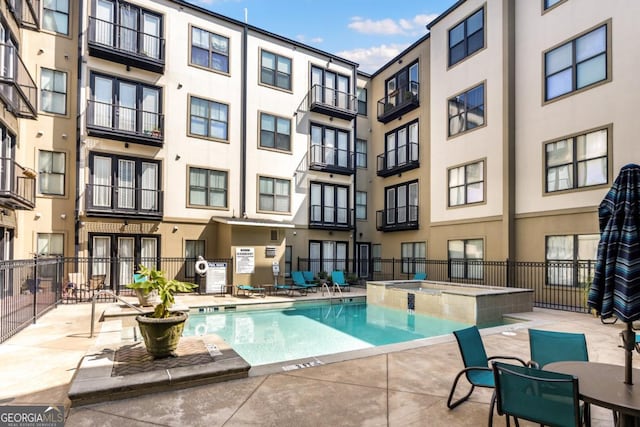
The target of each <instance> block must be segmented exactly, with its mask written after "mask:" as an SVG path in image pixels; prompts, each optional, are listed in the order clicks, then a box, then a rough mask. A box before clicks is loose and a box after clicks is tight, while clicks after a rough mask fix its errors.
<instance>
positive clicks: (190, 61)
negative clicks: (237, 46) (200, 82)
mask: <svg viewBox="0 0 640 427" xmlns="http://www.w3.org/2000/svg"><path fill="white" fill-rule="evenodd" d="M194 28H195V29H197V30H200V31H205V32H206V33H208V34H210V35H211V34H213V35H215V36H218V37H223V38H225V39H227V55H226V58H227V70H226V71H224V70H218V69H217V68H212V67H206V66H204V65H200V64H196V63H194V62H193V58H192V53H193V29H194ZM221 56H222V55H221ZM210 58H211V44H209V59H210ZM189 65H191V66H193V67H196V68H199V69H201V70H205V71H210V72H213V73H217V74H222V75H224V76H231V38H230V37H227V36H225V35H223V34H219V33H216V32H213V31H210V30H207V29H204V28H201V27H198V26H197V25H193V24H189Z"/></svg>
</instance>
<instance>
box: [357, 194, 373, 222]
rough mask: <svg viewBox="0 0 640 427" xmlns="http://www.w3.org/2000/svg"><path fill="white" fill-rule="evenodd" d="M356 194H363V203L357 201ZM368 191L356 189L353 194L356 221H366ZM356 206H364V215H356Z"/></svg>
mask: <svg viewBox="0 0 640 427" xmlns="http://www.w3.org/2000/svg"><path fill="white" fill-rule="evenodd" d="M358 194H364V205H363V204H361V203H358ZM368 194H369V193H368V192H367V191H360V190H356V192H355V195H354V217H355V219H356V221H367V219H368V217H369V215H368V208H369V195H368ZM358 206H364V217H363V218H360V217H358Z"/></svg>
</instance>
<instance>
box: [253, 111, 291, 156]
mask: <svg viewBox="0 0 640 427" xmlns="http://www.w3.org/2000/svg"><path fill="white" fill-rule="evenodd" d="M260 147H264V148H275V149H276V150H283V151H291V119H287V118H284V117H278V116H274V115H271V114H267V113H260Z"/></svg>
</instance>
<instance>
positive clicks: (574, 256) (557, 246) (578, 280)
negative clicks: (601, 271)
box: [545, 234, 600, 286]
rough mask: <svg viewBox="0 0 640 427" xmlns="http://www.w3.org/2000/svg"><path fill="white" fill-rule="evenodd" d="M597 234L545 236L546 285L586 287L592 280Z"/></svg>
mask: <svg viewBox="0 0 640 427" xmlns="http://www.w3.org/2000/svg"><path fill="white" fill-rule="evenodd" d="M599 241H600V235H599V234H578V235H566V236H547V238H546V252H545V253H546V260H547V284H548V285H565V286H586V285H587V284H588V283H590V281H591V279H592V278H593V271H594V270H595V263H596V259H597V253H598V242H599Z"/></svg>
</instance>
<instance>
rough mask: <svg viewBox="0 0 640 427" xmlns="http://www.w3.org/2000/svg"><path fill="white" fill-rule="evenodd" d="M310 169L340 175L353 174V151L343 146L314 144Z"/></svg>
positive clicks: (310, 158) (310, 157)
mask: <svg viewBox="0 0 640 427" xmlns="http://www.w3.org/2000/svg"><path fill="white" fill-rule="evenodd" d="M309 169H311V170H316V171H324V172H331V173H337V174H339V175H353V173H354V170H353V153H352V152H351V151H350V150H345V149H341V148H336V147H328V146H325V145H320V144H312V145H311V152H310V156H309Z"/></svg>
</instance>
